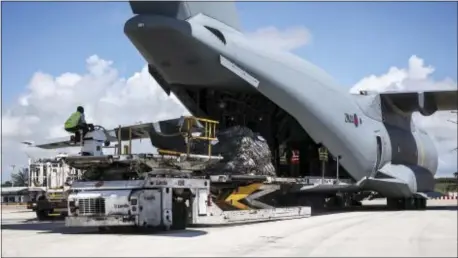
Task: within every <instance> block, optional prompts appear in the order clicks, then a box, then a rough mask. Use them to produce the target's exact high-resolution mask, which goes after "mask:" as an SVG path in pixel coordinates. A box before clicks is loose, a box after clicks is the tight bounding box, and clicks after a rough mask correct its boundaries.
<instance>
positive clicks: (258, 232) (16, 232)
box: [2, 200, 458, 257]
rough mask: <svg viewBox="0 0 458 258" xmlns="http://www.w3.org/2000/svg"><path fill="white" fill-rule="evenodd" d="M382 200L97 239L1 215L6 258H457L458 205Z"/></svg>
mask: <svg viewBox="0 0 458 258" xmlns="http://www.w3.org/2000/svg"><path fill="white" fill-rule="evenodd" d="M384 202H385V201H384V200H373V201H369V202H365V207H364V208H361V209H358V210H356V211H352V212H345V213H334V214H327V215H320V216H314V217H311V218H306V219H299V220H289V221H277V222H266V223H256V224H249V225H239V226H230V227H211V228H191V229H188V230H186V231H179V232H165V233H164V232H162V233H161V232H156V233H151V234H145V233H143V234H120V233H118V234H98V233H96V231H95V230H91V229H68V228H64V226H63V222H62V221H51V222H37V221H34V220H33V218H34V214H33V213H32V212H26V211H23V210H16V211H15V210H10V209H8V210H2V256H8V257H12V256H22V257H25V256H27V257H28V256H35V257H39V256H41V257H44V256H60V257H64V256H72V257H83V256H111V257H113V256H117V257H120V256H124V257H139V256H143V257H152V256H163V257H164V256H169V257H170V256H175V257H178V256H200V257H202V256H204V257H205V256H226V257H227V256H234V257H237V256H270V257H272V256H277V257H278V256H295V257H304V256H328V257H332V256H340V257H342V256H366V257H368V256H392V257H394V256H397V257H399V256H411V257H412V256H415V257H419V256H422V257H457V219H458V217H457V203H456V200H432V201H429V202H428V206H429V208H428V210H425V211H385V210H384V209H383V207H382V206H380V205H383V204H384Z"/></svg>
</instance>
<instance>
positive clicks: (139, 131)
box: [22, 116, 204, 149]
mask: <svg viewBox="0 0 458 258" xmlns="http://www.w3.org/2000/svg"><path fill="white" fill-rule="evenodd" d="M185 121H188V122H190V123H189V125H191V127H190V128H187V126H188V123H187V122H185ZM203 129H204V127H203V125H202V123H201V122H200V121H199V120H197V119H196V118H193V117H185V116H182V117H179V118H174V119H168V120H162V121H158V122H150V123H143V124H135V125H126V126H119V127H116V128H113V129H111V130H106V131H105V135H106V136H107V139H108V141H110V142H116V141H118V139H121V141H128V140H139V139H146V138H149V139H150V140H151V143H152V145H153V146H155V147H159V148H161V147H162V148H164V146H168V145H170V144H166V143H167V142H168V141H170V140H171V139H172V138H173V137H177V138H179V139H180V141H183V137H182V134H183V133H187V132H188V131H189V130H190V131H191V133H192V132H196V131H197V132H200V131H202V130H203ZM22 143H23V144H27V145H29V146H34V147H38V148H42V149H60V148H68V147H79V145H75V144H74V143H73V142H71V141H70V134H69V136H68V137H61V138H54V139H50V140H44V141H42V142H40V143H35V144H33V143H31V142H22ZM156 145H158V146H156Z"/></svg>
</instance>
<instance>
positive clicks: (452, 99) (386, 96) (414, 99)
mask: <svg viewBox="0 0 458 258" xmlns="http://www.w3.org/2000/svg"><path fill="white" fill-rule="evenodd" d="M380 97H381V99H382V100H384V101H387V102H389V103H392V104H393V105H395V106H396V107H397V108H398V109H400V110H401V111H403V112H416V111H419V112H420V113H421V114H423V115H425V116H428V115H432V114H434V113H435V112H436V111H447V110H456V109H457V106H458V90H444V91H424V92H384V93H380Z"/></svg>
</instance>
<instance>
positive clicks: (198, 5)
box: [129, 1, 241, 31]
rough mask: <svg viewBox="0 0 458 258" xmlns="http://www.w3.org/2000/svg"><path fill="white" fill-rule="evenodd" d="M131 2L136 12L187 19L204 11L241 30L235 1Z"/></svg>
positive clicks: (205, 13) (133, 10)
mask: <svg viewBox="0 0 458 258" xmlns="http://www.w3.org/2000/svg"><path fill="white" fill-rule="evenodd" d="M129 3H130V7H131V9H132V12H133V13H134V14H151V15H163V16H167V17H172V18H176V19H179V20H186V19H188V18H190V17H193V16H195V15H197V14H199V13H202V14H204V15H206V16H208V17H211V18H213V19H215V20H218V21H220V22H222V23H224V24H226V25H228V26H230V27H232V28H234V29H236V30H238V31H240V30H241V28H240V21H239V19H238V15H237V10H236V7H235V2H220V1H215V2H207V1H205V2H188V1H163V2H162V1H157V2H156V1H151V2H149V1H148V2H146V1H129Z"/></svg>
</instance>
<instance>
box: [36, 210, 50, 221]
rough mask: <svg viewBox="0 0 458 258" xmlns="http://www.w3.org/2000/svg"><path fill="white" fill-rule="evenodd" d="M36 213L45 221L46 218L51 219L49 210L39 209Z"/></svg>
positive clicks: (39, 218)
mask: <svg viewBox="0 0 458 258" xmlns="http://www.w3.org/2000/svg"><path fill="white" fill-rule="evenodd" d="M35 213H36V215H37V219H38V220H39V221H44V220H48V219H49V211H47V210H37V211H36V212H35Z"/></svg>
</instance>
